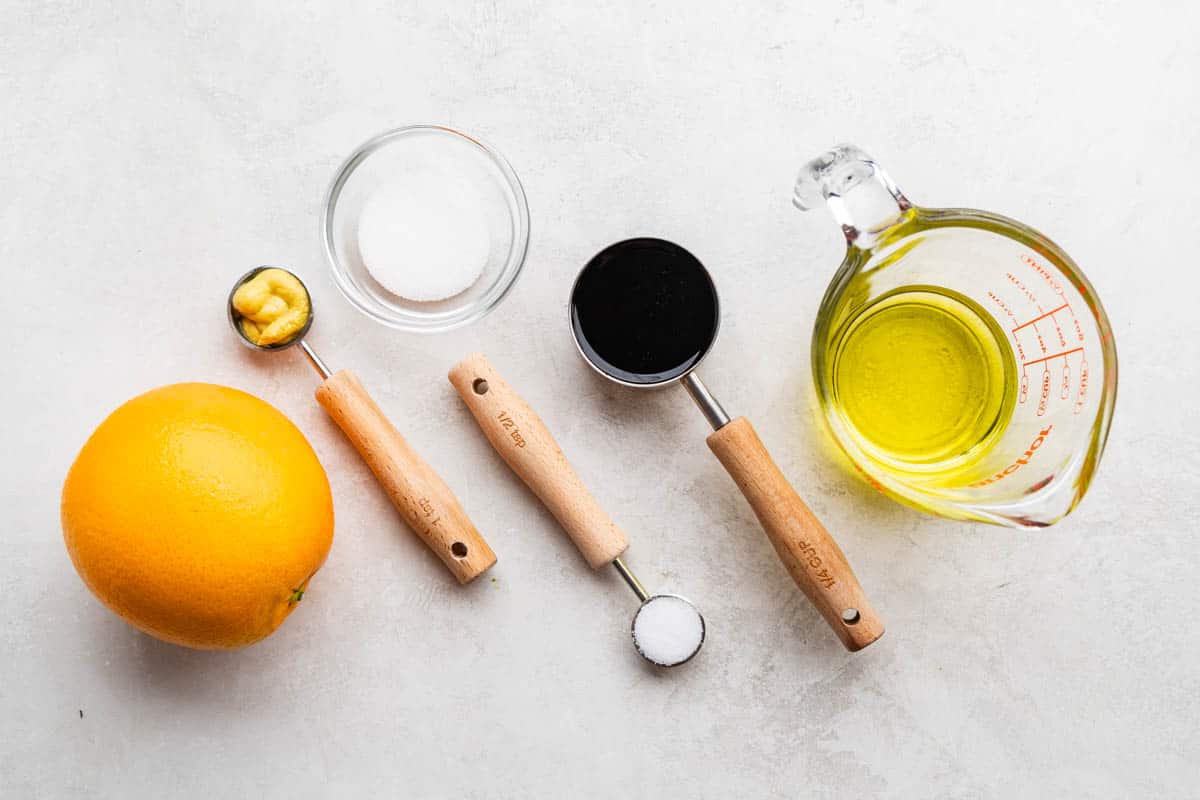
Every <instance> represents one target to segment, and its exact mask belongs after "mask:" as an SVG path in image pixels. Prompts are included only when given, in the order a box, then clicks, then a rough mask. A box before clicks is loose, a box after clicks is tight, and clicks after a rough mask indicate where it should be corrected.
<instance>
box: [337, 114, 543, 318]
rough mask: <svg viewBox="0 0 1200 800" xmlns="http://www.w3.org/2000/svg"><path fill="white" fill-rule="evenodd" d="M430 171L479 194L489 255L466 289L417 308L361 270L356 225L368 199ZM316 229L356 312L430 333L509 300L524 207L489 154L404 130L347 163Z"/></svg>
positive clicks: (458, 137)
mask: <svg viewBox="0 0 1200 800" xmlns="http://www.w3.org/2000/svg"><path fill="white" fill-rule="evenodd" d="M430 166H436V167H437V168H438V169H440V170H444V171H446V173H447V174H449V175H451V176H453V177H454V178H455V179H460V180H461V181H462V182H464V183H466V184H467V185H469V186H471V187H472V189H474V190H475V191H477V192H478V200H479V204H480V207H481V208H482V209H483V212H484V215H485V217H486V218H487V224H488V233H489V234H490V238H491V249H490V252H489V254H488V260H487V264H486V265H485V266H484V268H483V272H482V273H481V274H480V276H479V278H478V279H477V280H476V281H475V282H474V283H473V284H471V286H469V287H468V288H466V289H464V290H463V291H461V292H459V293H458V294H456V295H454V296H453V297H447V298H446V299H444V300H434V301H430V302H422V301H417V300H409V299H407V298H404V297H400V296H398V295H395V294H392V293H391V292H389V291H388V290H387V289H385V288H384V287H383V286H381V285H380V284H379V283H378V282H377V281H376V280H375V279H374V278H373V277H372V276H371V273H370V272H368V271H367V268H366V265H364V264H363V261H362V257H361V255H360V253H359V249H358V220H359V215H360V214H361V213H362V209H363V206H364V204H365V203H366V201H367V199H368V198H369V197H371V196H372V195H373V194H374V193H376V192H378V191H380V190H383V189H385V188H387V187H391V186H395V185H397V183H398V182H399V181H401V180H402V179H403V176H404V175H405V171H406V169H408V168H411V167H420V168H428V167H430ZM321 230H322V234H323V236H324V240H325V254H326V256H328V258H329V266H330V267H331V268H332V269H333V277H334V281H335V282H336V283H337V286H338V289H340V290H341V292H342V294H344V295H345V296H346V299H347V300H349V301H350V303H351V304H352V305H353V306H354V307H355V308H357V309H358V310H359V311H361V312H363V313H364V314H366V315H367V316H368V317H370V318H371V319H373V320H375V321H376V322H381V323H383V324H384V325H387V326H389V327H392V328H398V329H400V330H405V331H411V332H414V333H436V332H440V331H448V330H450V329H452V328H458V327H461V326H463V325H467V324H470V323H472V322H475V321H477V320H479V319H481V318H483V316H484V315H486V314H487V313H488V312H489V311H491V310H492V309H493V308H495V307H496V305H497V304H499V302H500V301H501V300H502V299H504V296H505V295H506V294H508V291H509V289H511V288H512V286H513V284H514V283H515V282H516V280H517V276H518V275H520V274H521V267H522V265H523V264H524V263H525V251H526V250H527V249H528V247H529V207H528V205H526V202H525V190H524V189H523V188H522V187H521V182H520V181H519V180H518V179H517V175H516V173H515V172H513V169H512V167H511V166H509V163H508V162H507V161H506V160H505V159H504V157H503V156H502V155H500V154H499V153H498V152H496V151H495V150H493V149H492V148H491V147H488V146H487V145H486V144H484V143H483V142H481V141H479V140H478V139H477V138H475V137H474V136H469V135H467V134H465V133H462V132H460V131H456V130H453V129H452V128H446V127H443V126H441V125H409V126H406V127H403V128H397V129H395V130H391V131H387V132H386V133H382V134H380V135H378V136H376V137H375V138H373V139H371V140H370V141H368V142H366V143H365V144H363V145H362V146H361V147H359V148H358V149H356V150H355V151H354V152H353V153H352V154H351V155H350V157H349V158H347V159H346V161H345V163H343V164H342V166H341V168H340V169H339V170H338V172H337V177H336V178H334V179H333V184H332V185H331V186H330V187H329V194H328V196H327V197H326V200H325V210H324V213H323V214H322V217H321Z"/></svg>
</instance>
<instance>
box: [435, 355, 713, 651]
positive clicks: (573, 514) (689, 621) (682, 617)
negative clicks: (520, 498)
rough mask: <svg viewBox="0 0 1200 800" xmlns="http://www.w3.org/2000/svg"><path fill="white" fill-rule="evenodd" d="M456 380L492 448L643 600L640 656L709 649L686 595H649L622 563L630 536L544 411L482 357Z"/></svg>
mask: <svg viewBox="0 0 1200 800" xmlns="http://www.w3.org/2000/svg"><path fill="white" fill-rule="evenodd" d="M449 378H450V383H451V384H452V385H453V386H454V388H455V390H456V391H457V392H458V395H459V397H461V398H462V399H463V402H464V403H466V404H467V407H468V408H469V409H470V410H471V414H472V415H473V416H474V417H475V421H476V422H478V423H479V427H480V428H482V429H483V432H484V434H485V435H486V436H487V438H488V441H489V442H491V444H492V447H494V448H495V449H496V452H497V453H499V454H500V457H501V458H503V459H504V460H505V462H507V463H508V466H509V467H511V468H512V471H513V472H515V473H517V475H518V476H519V477H520V478H521V480H523V481H524V482H525V485H526V486H528V487H529V488H530V489H531V490H532V491H533V493H534V494H535V495H537V496H538V499H540V500H541V501H542V503H543V504H544V505H545V506H546V508H547V509H549V511H550V513H551V514H553V515H554V518H555V519H557V520H558V522H559V524H560V525H562V527H563V529H564V530H565V531H566V532H567V535H568V536H570V537H571V541H573V542H574V543H575V546H576V547H577V548H578V549H579V552H580V553H582V554H583V557H584V558H585V559H586V560H587V562H588V564H589V565H590V566H591V568H592V569H599V568H600V567H602V566H605V565H607V564H612V565H613V567H614V568H615V569H616V570H617V572H618V573H620V575H621V577H622V578H623V579H624V581H625V583H626V584H627V585H628V586H629V588H630V589H632V590H633V593H634V594H635V595H637V598H638V600H639V601H640V603H641V605H640V606H638V610H637V613H635V614H634V617H633V624H632V625H631V631H632V634H633V645H634V647H635V648H637V651H638V653H639V654H640V655H641V656H642V657H643V658H645V659H646V660H647V661H649V662H651V663H652V664H656V665H657V666H660V667H674V666H678V665H680V664H683V663H684V662H686V661H688V660H690V659H691V658H692V657H693V656H695V655H696V653H697V652H699V650H700V646H701V645H702V644H704V635H705V626H704V617H702V616H701V615H700V612H699V611H697V610H696V607H695V606H694V605H692V603H691V601H690V600H687V599H686V598H684V597H681V596H679V595H675V594H656V595H651V594H650V593H649V592H647V591H646V589H645V587H644V586H642V583H641V581H639V580H638V579H637V577H636V576H635V575H634V574H633V572H632V571H630V569H629V567H628V566H627V565H626V564H625V562H623V561H622V560H621V555H622V554H623V553H624V552H625V550H626V549H627V548H628V547H629V541H628V540H627V539H626V538H625V534H624V533H623V532H622V531H621V529H620V528H618V527H617V524H616V523H615V522H613V521H612V518H610V517H609V516H608V514H606V513H605V511H604V509H603V508H601V507H600V504H599V503H598V502H596V498H594V497H593V496H592V494H591V493H590V492H589V491H588V490H587V487H586V486H584V484H583V481H581V480H580V479H579V476H578V475H577V474H576V473H575V470H574V469H573V468H572V467H571V464H570V462H569V461H567V459H566V456H564V455H563V452H562V450H561V449H560V448H559V446H558V443H557V442H555V441H554V436H553V435H552V434H551V433H550V430H549V428H547V427H546V424H545V423H544V422H542V420H541V418H540V417H538V415H537V413H535V412H534V410H533V409H532V408H530V407H529V404H528V403H526V402H525V401H524V400H523V399H521V397H520V396H519V395H518V394H517V393H516V392H514V391H513V390H512V388H511V387H509V385H508V384H507V383H506V382H505V381H504V379H503V378H501V377H500V374H499V373H498V372H496V370H495V368H494V367H492V365H491V363H489V362H488V360H487V358H485V357H484V356H483V355H481V354H476V355H473V356H470V357H468V358H467V359H465V360H463V361H462V362H460V363H459V364H457V365H455V367H454V368H453V369H451V370H450V375H449Z"/></svg>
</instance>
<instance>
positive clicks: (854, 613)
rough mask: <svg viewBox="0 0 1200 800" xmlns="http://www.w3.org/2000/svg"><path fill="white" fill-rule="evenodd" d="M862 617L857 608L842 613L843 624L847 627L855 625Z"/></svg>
mask: <svg viewBox="0 0 1200 800" xmlns="http://www.w3.org/2000/svg"><path fill="white" fill-rule="evenodd" d="M860 619H862V617H860V616H859V614H858V609H857V608H847V609H845V610H843V611H842V622H844V623H845V624H847V625H855V624H857V623H858V621H859V620H860Z"/></svg>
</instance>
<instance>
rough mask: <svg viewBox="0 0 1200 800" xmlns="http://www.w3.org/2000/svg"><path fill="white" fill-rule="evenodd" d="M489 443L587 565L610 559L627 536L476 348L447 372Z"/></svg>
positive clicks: (594, 566) (622, 548)
mask: <svg viewBox="0 0 1200 800" xmlns="http://www.w3.org/2000/svg"><path fill="white" fill-rule="evenodd" d="M448 377H449V378H450V383H451V384H452V385H453V386H454V389H455V391H457V392H458V396H459V397H461V398H462V400H463V402H464V403H466V404H467V408H469V409H471V414H472V415H473V416H474V417H475V421H476V422H478V423H479V427H480V428H481V429H482V430H483V433H484V435H485V436H487V439H488V441H489V442H491V443H492V447H494V448H495V449H496V452H497V453H499V454H500V457H501V458H503V459H504V460H505V462H507V463H508V466H509V467H511V468H512V471H513V472H515V473H517V475H518V476H519V477H520V478H521V480H523V481H525V485H526V486H528V487H529V488H530V489H531V490H532V491H533V493H534V494H536V495H537V496H538V499H539V500H541V501H542V503H543V504H544V505H545V506H546V508H547V509H549V511H550V513H551V514H553V515H554V518H555V519H557V520H558V522H559V524H560V525H562V527H563V529H564V530H565V531H566V532H567V535H568V536H570V537H571V541H573V542H575V546H576V547H577V548H579V552H580V553H582V554H583V557H584V558H585V559H587V562H588V564H589V565H590V566H591V567H592V569H599V568H600V567H602V566H605V565H606V564H610V563H612V561H613V559H615V558H617V557H618V556H620V555H621V553H624V552H625V549H626V548H627V547H629V542H628V540H627V539H626V538H625V534H624V533H622V531H621V529H620V528H618V527H617V524H616V523H615V522H613V521H612V519H611V518H610V517H609V516H608V514H606V513H605V512H604V509H603V508H601V506H600V504H599V503H598V502H596V498H594V497H592V494H591V492H589V491H588V490H587V487H586V486H584V485H583V481H582V480H580V479H579V476H578V475H577V474H576V473H575V470H574V469H573V468H572V467H571V463H570V462H569V461H567V457H566V456H564V455H563V452H562V449H561V448H559V446H558V442H556V441H554V436H553V435H551V433H550V429H549V428H547V427H546V425H545V423H544V422H542V420H541V418H540V417H538V415H537V414H536V413H535V412H534V410H533V409H532V408H530V407H529V404H528V403H526V402H525V401H524V400H522V399H521V397H520V395H518V394H517V393H516V392H514V391H513V390H512V388H511V387H510V386H509V385H508V383H507V382H505V380H504V379H503V378H501V377H500V373H498V372H496V370H495V368H494V367H492V365H491V363H490V362H489V361H488V360H487V358H486V357H484V356H483V354H481V353H476V354H474V355H472V356H469V357H467V358H465V359H464V360H462V361H461V362H459V363H458V364H456V365H455V366H454V368H453V369H451V370H450V374H449V376H448Z"/></svg>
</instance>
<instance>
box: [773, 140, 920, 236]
mask: <svg viewBox="0 0 1200 800" xmlns="http://www.w3.org/2000/svg"><path fill="white" fill-rule="evenodd" d="M792 202H793V203H794V204H795V206H796V207H797V208H799V209H800V210H801V211H808V210H809V209H812V208H816V207H817V206H819V205H822V204H824V205H827V206H829V210H830V211H831V212H833V216H834V217H835V218H836V219H837V221H838V223H839V224H840V225H841V226H842V233H843V234H844V235H845V237H846V242H847V243H848V244H850V245H853V246H857V247H864V248H865V247H868V246H870V245H871V244H873V243H874V242H875V241H876V240H877V239H878V238H879V237H880V236H881V235H882V234H883V233H884V232H885V231H887V230H888V229H889V228H891V227H892V226H894V225H896V224H897V223H899V222H900V221H902V220H903V219H905V218H906V217H907V215H908V214H909V212H910V210H911V209H912V203H910V202H909V200H908V198H907V197H905V196H904V193H903V192H901V191H900V188H899V187H898V186H896V184H895V182H894V181H893V180H892V179H891V178H890V177H889V176H888V174H887V173H886V172H884V171H883V169H882V168H881V167H880V166H879V164H878V163H877V162H876V161H875V159H873V158H871V157H870V156H869V155H867V154H866V153H864V152H863V151H862V150H860V149H859V148H857V147H855V146H854V145H852V144H841V145H838V146H837V147H835V148H833V149H832V150H830V151H828V152H826V153H822V154H821V155H819V156H817V157H816V158H814V159H813V160H812V161H809V162H808V163H807V164H805V165H804V167H803V168H802V169H801V170H800V175H799V177H798V178H797V179H796V186H795V190H794V192H793V194H792Z"/></svg>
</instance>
